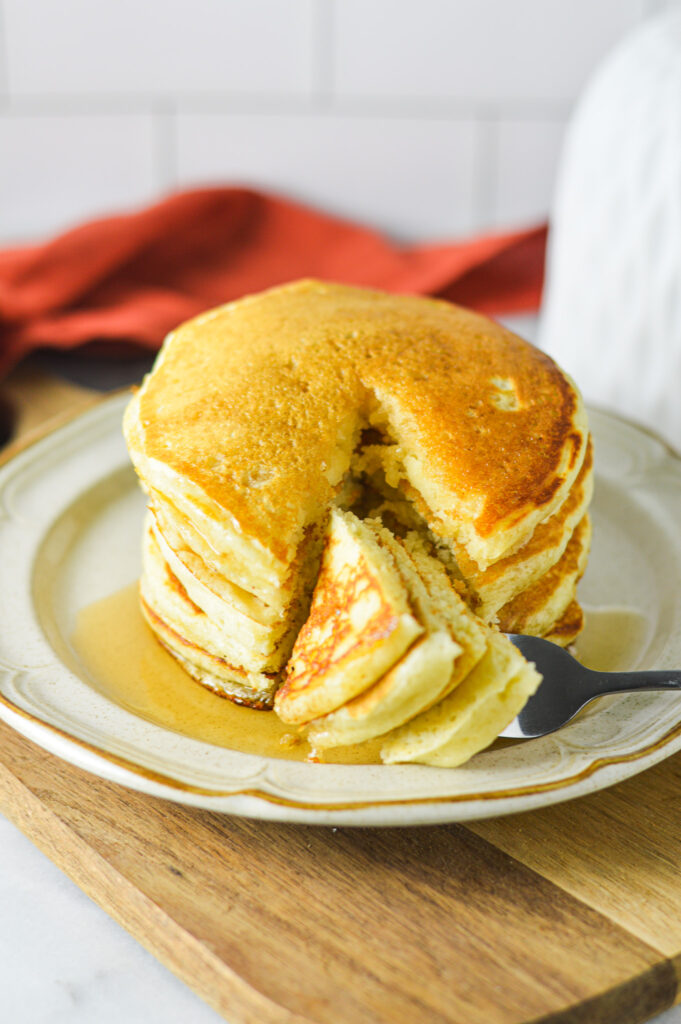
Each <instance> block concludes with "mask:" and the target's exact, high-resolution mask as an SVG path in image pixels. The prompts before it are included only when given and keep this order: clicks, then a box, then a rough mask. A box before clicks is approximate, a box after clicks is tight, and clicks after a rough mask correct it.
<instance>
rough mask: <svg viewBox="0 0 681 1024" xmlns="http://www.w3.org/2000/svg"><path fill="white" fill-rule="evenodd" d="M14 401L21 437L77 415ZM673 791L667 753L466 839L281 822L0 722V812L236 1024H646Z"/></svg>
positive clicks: (665, 890) (664, 929)
mask: <svg viewBox="0 0 681 1024" xmlns="http://www.w3.org/2000/svg"><path fill="white" fill-rule="evenodd" d="M10 385H11V386H10V387H9V392H8V390H7V388H6V389H5V393H11V398H12V401H13V403H14V404H15V407H16V408H20V409H21V410H22V424H23V429H24V430H30V431H34V430H35V428H37V427H38V425H39V424H40V422H41V420H44V418H45V417H52V416H54V415H58V414H60V413H62V412H63V411H64V410H71V409H74V408H76V407H78V408H81V407H84V406H85V405H87V404H90V403H91V402H92V401H93V400H94V399H93V396H92V395H91V393H89V392H87V391H86V390H85V389H81V388H73V387H72V386H70V385H61V384H58V383H55V382H54V381H43V382H42V383H41V382H40V381H39V380H36V379H35V377H31V375H30V374H29V376H28V379H24V380H23V381H22V379H21V374H19V379H18V380H17V377H16V375H15V376H14V377H13V378H12V380H11V381H10ZM680 793H681V755H679V756H677V757H676V758H672V759H670V760H668V761H666V762H663V763H662V764H660V765H658V766H657V767H656V768H654V769H652V770H650V771H649V772H646V773H645V774H644V775H641V776H637V777H636V778H634V779H631V780H629V781H628V782H626V783H623V784H622V785H620V786H617V787H615V788H613V789H610V790H607V791H605V792H603V793H599V794H596V795H594V796H591V797H588V798H584V799H582V800H579V801H574V802H572V803H567V804H560V805H557V806H555V807H551V808H547V809H546V810H543V811H537V812H534V813H532V814H525V815H521V816H517V817H514V818H508V819H498V820H493V821H487V822H480V823H476V824H474V825H471V826H470V827H462V826H446V827H444V826H443V827H438V828H418V829H394V830H390V829H333V830H332V829H321V828H313V827H302V826H284V825H277V824H273V823H265V822H250V821H246V820H240V819H236V818H228V817H225V816H220V815H216V814H210V813H207V812H203V811H198V810H194V809H191V808H184V807H180V806H177V805H174V804H170V803H168V802H165V801H162V800H156V799H153V798H150V797H146V796H144V795H142V794H138V793H133V792H131V791H128V790H125V789H123V788H121V787H118V786H115V785H113V784H110V783H106V782H104V781H102V780H99V779H96V778H94V777H92V776H89V775H87V774H85V773H83V772H81V771H80V770H78V769H76V768H74V767H72V766H70V765H68V764H65V763H63V762H61V761H59V760H58V759H56V758H55V757H53V756H52V755H50V754H47V753H45V752H44V751H42V750H40V749H39V748H37V747H35V746H33V745H32V744H30V743H29V742H28V741H27V740H25V739H24V738H23V737H21V736H19V735H18V734H15V733H14V732H12V730H10V729H9V728H8V727H6V726H4V725H0V810H1V811H2V812H3V813H4V814H6V815H7V816H8V817H9V818H11V819H12V820H13V821H14V822H15V823H16V824H17V825H19V827H20V828H22V829H23V831H24V832H25V833H26V834H27V835H28V836H29V837H30V838H31V839H32V840H33V841H34V842H35V843H36V844H37V845H38V846H39V847H40V848H41V849H42V850H43V851H44V852H45V853H47V854H48V856H50V857H51V858H52V859H53V860H54V861H55V863H57V864H58V865H59V866H60V867H61V868H62V869H63V870H64V871H65V872H67V873H68V874H69V875H70V876H71V877H72V878H73V879H74V880H75V881H76V882H77V883H78V884H79V885H80V886H81V887H82V888H83V889H84V890H85V891H86V892H87V893H88V894H89V895H90V896H91V897H92V898H93V899H95V900H96V901H97V902H98V903H100V905H101V906H103V907H104V908H105V909H106V910H107V911H108V912H109V913H110V914H111V915H112V916H113V917H114V918H115V919H116V920H118V921H119V922H121V923H122V924H123V925H124V926H125V927H127V928H128V929H129V930H130V931H131V933H132V934H133V935H135V936H136V937H137V938H138V940H139V941H140V942H142V943H143V944H144V945H145V946H146V947H147V948H149V949H150V950H151V951H152V952H153V953H154V954H155V955H156V956H157V957H158V958H159V959H160V960H162V961H163V962H164V963H165V964H166V965H168V966H169V967H170V968H171V969H172V970H173V971H175V973H176V974H178V976H179V977H181V978H182V979H183V980H184V981H185V982H186V983H187V984H188V985H190V986H191V987H192V988H194V989H195V990H196V991H197V992H198V993H199V994H200V995H201V996H203V998H204V999H206V1001H207V1002H209V1003H210V1004H211V1005H213V1006H214V1007H215V1008H216V1009H217V1010H218V1011H219V1012H220V1013H222V1014H223V1015H224V1016H225V1017H226V1019H228V1020H229V1021H231V1022H233V1024H236V1022H248V1024H255V1022H257V1024H269V1022H276V1024H331V1022H333V1024H346V1022H347V1024H355V1022H357V1024H362V1022H367V1024H368V1022H372V1024H383V1022H385V1024H402V1022H405V1024H406V1022H409V1024H412V1022H424V1024H431V1022H432V1024H483V1022H484V1024H525V1022H527V1024H529V1022H539V1021H542V1022H549V1021H550V1022H555V1024H558V1022H560V1024H577V1022H579V1024H591V1022H601V1024H611V1022H612V1024H636V1022H639V1021H644V1020H647V1019H648V1018H649V1017H650V1016H652V1015H653V1014H655V1013H658V1012H660V1011H661V1010H663V1009H665V1008H666V1007H667V1006H669V1005H670V1004H671V1003H672V1002H673V1000H674V999H675V997H676V995H677V992H678V991H679V984H678V978H677V971H678V970H679V969H680V968H681V923H680V921H681V914H680V913H679V910H680V908H681V877H680V873H679V871H678V866H679V862H680V859H681V858H680V856H679V853H680V851H681V799H679V794H680ZM675 968H676V970H675Z"/></svg>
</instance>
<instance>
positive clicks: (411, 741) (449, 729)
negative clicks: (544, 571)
mask: <svg viewBox="0 0 681 1024" xmlns="http://www.w3.org/2000/svg"><path fill="white" fill-rule="evenodd" d="M540 682H541V676H540V675H539V673H538V672H537V671H536V670H535V668H534V666H533V665H531V664H529V663H528V662H527V661H525V659H524V658H523V656H522V655H521V654H520V652H519V651H518V650H517V649H516V648H515V647H514V646H513V644H512V643H511V642H510V640H508V639H507V638H506V637H505V636H503V635H502V634H501V633H492V634H491V635H490V638H489V642H488V645H487V651H486V653H485V655H484V657H483V658H482V659H481V660H480V661H479V662H478V664H477V665H476V666H475V668H474V669H473V671H472V672H471V673H470V674H469V675H468V676H467V677H466V679H464V680H463V682H462V683H461V685H460V686H458V687H457V688H456V689H455V690H454V691H453V692H452V693H450V694H449V696H447V697H445V698H444V700H442V701H440V702H439V704H436V705H435V706H434V707H432V708H430V709H429V710H428V711H425V712H424V713H423V714H421V715H417V716H416V718H413V719H412V720H411V721H410V722H407V723H406V725H403V726H401V727H400V728H399V729H395V730H394V731H393V732H392V733H390V735H389V736H388V737H387V738H386V742H385V744H384V745H383V748H382V750H381V757H382V758H383V760H384V761H385V762H387V763H388V764H395V763H397V762H401V761H419V762H421V763H423V764H437V765H441V766H447V767H455V766H456V765H459V764H463V762H464V761H467V760H468V759H469V758H470V757H472V755H473V754H475V753H477V752H478V751H479V750H482V749H484V748H485V747H486V746H488V745H489V744H490V743H491V742H492V740H494V739H495V738H496V737H497V736H498V735H499V733H500V732H501V731H502V729H504V728H505V727H506V726H507V725H508V723H509V722H510V721H511V720H512V719H513V718H515V716H516V715H517V713H518V711H519V710H520V709H521V708H522V707H523V705H524V704H525V702H526V700H527V699H528V697H529V696H530V695H531V694H532V693H534V691H535V690H536V688H537V686H538V685H539V683H540Z"/></svg>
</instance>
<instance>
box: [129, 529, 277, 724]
mask: <svg viewBox="0 0 681 1024" xmlns="http://www.w3.org/2000/svg"><path fill="white" fill-rule="evenodd" d="M142 552H143V574H142V579H141V581H140V598H141V601H140V604H141V608H142V612H143V614H144V617H145V619H146V620H147V622H148V624H149V626H150V627H151V629H152V630H153V631H154V633H155V634H156V636H157V637H158V639H159V640H160V642H161V643H162V644H163V646H164V647H166V649H167V650H168V651H169V652H170V653H171V654H172V655H173V657H175V658H176V659H177V660H178V661H179V662H180V664H181V665H182V666H183V667H184V668H185V670H186V671H187V672H188V673H189V675H190V676H192V678H193V679H195V680H196V681H197V682H200V683H201V684H202V685H203V686H206V687H208V689H210V690H213V691H215V692H216V693H219V694H220V695H221V696H224V697H229V698H230V699H231V700H233V701H235V702H236V703H238V704H247V705H249V706H250V707H257V708H271V707H272V703H273V699H274V692H275V690H276V688H277V686H278V684H279V682H280V673H278V672H267V671H264V670H263V671H258V670H257V669H249V668H245V667H244V666H242V665H240V664H232V663H230V662H229V661H228V659H227V658H226V657H224V656H223V654H222V653H221V651H220V645H219V644H218V645H217V646H216V645H215V644H214V633H213V629H212V627H211V624H210V622H209V620H208V618H207V616H206V615H205V613H204V612H202V610H201V609H200V608H199V607H198V606H197V605H196V604H194V602H193V601H192V600H191V599H190V598H189V596H188V595H187V592H186V591H185V589H184V587H183V586H182V584H181V583H180V582H179V580H178V579H177V578H176V577H175V576H174V575H173V574H172V572H171V571H170V570H169V569H168V566H167V564H166V563H165V561H164V560H163V557H162V555H161V553H160V551H159V548H158V545H157V543H156V541H155V538H154V535H153V532H152V531H151V529H150V528H147V530H146V531H145V535H144V544H143V549H142Z"/></svg>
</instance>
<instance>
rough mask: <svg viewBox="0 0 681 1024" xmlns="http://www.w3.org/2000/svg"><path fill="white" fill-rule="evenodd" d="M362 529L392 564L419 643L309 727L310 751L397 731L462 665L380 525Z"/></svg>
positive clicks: (405, 559) (448, 627)
mask: <svg viewBox="0 0 681 1024" xmlns="http://www.w3.org/2000/svg"><path fill="white" fill-rule="evenodd" d="M365 525H366V526H367V527H368V528H369V529H370V530H371V532H372V533H373V535H374V538H375V539H376V541H377V542H378V544H379V545H380V546H381V547H382V548H383V549H384V551H385V552H386V555H387V556H388V557H389V558H390V559H392V561H393V563H394V565H395V568H396V569H397V572H398V574H399V576H400V579H401V581H402V584H403V586H404V588H405V590H406V592H407V594H408V598H409V602H410V605H411V606H412V607H413V608H414V610H415V614H416V615H417V617H418V620H419V622H420V623H421V624H422V626H423V628H424V630H425V634H426V635H425V636H424V637H422V638H420V639H419V640H418V642H417V643H416V644H415V645H413V646H412V647H411V648H410V649H409V650H408V651H407V652H406V653H405V654H404V655H403V656H402V658H401V659H400V660H399V661H398V663H397V664H396V665H394V666H393V668H392V669H390V670H389V671H388V672H387V673H386V674H385V675H384V676H383V677H382V678H380V679H379V680H378V681H377V682H376V683H374V685H373V686H371V687H369V688H368V689H366V690H364V691H363V692H362V693H361V694H359V696H357V697H355V698H354V699H353V700H351V701H349V702H348V703H346V704H344V705H343V706H342V707H340V708H338V709H337V710H336V711H332V712H331V713H330V714H328V715H326V716H324V717H323V718H320V719H318V720H316V721H315V722H313V723H311V725H310V727H309V731H308V738H309V740H310V742H311V743H312V745H313V746H317V747H330V746H340V745H343V744H350V743H359V742H361V741H363V740H367V739H372V738H373V737H375V736H381V735H383V734H384V733H386V732H388V731H389V730H390V729H393V728H395V727H396V726H398V725H401V724H402V723H403V722H406V721H407V720H408V719H409V718H412V717H413V716H414V715H416V714H418V712H420V711H422V710H423V709H424V708H426V707H429V706H430V705H431V704H433V703H435V702H436V701H437V700H439V698H440V697H441V696H442V695H443V693H445V692H447V691H448V690H449V689H450V688H451V685H452V679H454V678H455V676H454V672H455V664H457V665H458V663H459V661H460V660H462V659H463V660H464V661H465V651H464V648H463V647H462V646H461V645H460V644H459V643H458V642H457V639H456V635H455V631H454V629H453V624H452V623H451V621H448V620H447V618H446V616H445V615H443V614H442V612H441V610H440V608H439V607H438V605H437V603H436V602H435V601H433V599H432V598H431V596H430V594H429V592H428V590H427V588H426V586H425V585H424V582H423V580H422V579H421V577H420V576H419V574H418V572H417V571H416V569H415V566H414V565H413V563H412V561H411V559H410V558H409V556H408V555H407V553H406V551H405V549H404V548H403V547H402V545H401V544H400V543H399V541H397V540H396V539H395V538H394V537H393V535H392V534H391V533H390V532H389V531H388V530H386V529H385V527H384V526H383V525H382V523H381V522H380V521H379V520H375V519H368V520H366V521H365Z"/></svg>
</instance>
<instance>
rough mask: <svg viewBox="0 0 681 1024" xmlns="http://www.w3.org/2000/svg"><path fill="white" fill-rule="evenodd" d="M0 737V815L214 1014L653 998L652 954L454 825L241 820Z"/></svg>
mask: <svg viewBox="0 0 681 1024" xmlns="http://www.w3.org/2000/svg"><path fill="white" fill-rule="evenodd" d="M0 749H1V751H2V753H1V755H0V779H1V780H2V785H1V788H0V802H1V807H2V810H3V812H4V813H5V814H7V815H8V816H9V817H10V818H11V819H12V820H14V821H15V822H16V823H17V824H18V825H19V826H20V827H21V828H22V829H23V830H24V831H26V832H27V834H29V835H30V836H31V838H32V839H33V840H34V841H35V842H37V843H38V845H39V846H40V847H41V848H42V849H43V850H44V851H45V852H46V853H47V854H48V855H49V856H50V857H51V858H52V859H53V860H55V861H56V862H57V863H58V864H60V866H61V867H63V868H64V869H65V870H67V871H68V873H69V874H70V875H71V876H72V877H74V878H75V880H76V881H77V882H78V883H79V884H80V885H81V886H82V887H83V888H84V889H85V890H86V891H87V892H88V894H89V895H91V896H92V897H93V898H94V899H96V900H97V901H98V902H99V903H101V905H102V906H104V907H105V909H107V910H108V911H109V912H110V913H112V914H113V916H115V917H116V919H117V920H119V921H120V922H121V923H122V924H124V925H125V926H126V927H127V928H128V929H129V930H130V931H132V932H133V934H135V935H136V936H137V937H138V938H139V939H140V940H141V941H142V942H144V944H145V945H146V946H147V947H148V948H149V949H151V950H152V952H153V953H155V954H156V955H157V956H158V957H159V959H161V960H163V961H164V962H165V963H166V964H168V966H170V967H171V968H172V969H173V970H174V971H176V973H178V974H179V975H180V976H181V977H182V978H183V979H184V980H185V981H186V982H187V983H188V984H190V985H191V986H192V987H193V988H195V989H196V991H197V992H199V994H201V995H202V996H203V997H204V998H205V999H206V1000H207V1001H208V1002H211V1003H212V1004H213V1005H214V1006H215V1007H216V1008H217V1009H218V1010H220V1011H221V1012H222V1013H224V1014H225V1015H226V1016H227V1017H228V1019H230V1020H233V1021H242V1020H243V1021H250V1020H259V1021H289V1020H291V1021H310V1022H312V1021H314V1022H315V1024H317V1022H319V1024H331V1022H337V1021H348V1022H355V1021H356V1022H358V1024H359V1022H367V1024H368V1022H384V1021H385V1022H400V1024H402V1022H405V1024H406V1022H412V1021H427V1022H433V1024H435V1022H438V1024H440V1022H442V1024H444V1022H454V1021H457V1022H458V1021H462V1022H467V1024H468V1022H470V1024H483V1022H484V1024H502V1022H503V1024H511V1022H513V1024H516V1022H521V1021H527V1020H537V1019H543V1018H544V1017H549V1018H550V1019H555V1020H561V1021H563V1020H565V1021H568V1020H571V1019H579V1020H590V1019H602V1020H607V1021H611V1020H612V1021H618V1022H621V1021H622V1020H627V1021H637V1020H645V1019H646V1018H647V1017H648V1016H650V1015H651V1014H652V1013H654V1012H656V1011H658V1010H660V1009H662V1008H664V1007H666V1006H668V1005H669V1004H670V1003H671V1002H672V1000H673V997H674V993H675V990H676V979H675V976H674V971H673V969H672V967H671V965H670V964H669V963H668V962H667V961H666V960H665V959H664V957H662V956H661V955H660V953H659V952H658V951H657V950H656V949H654V948H652V947H651V946H649V945H647V944H646V943H644V942H642V941H641V940H640V939H638V938H636V937H635V936H632V935H631V934H630V933H629V932H628V931H627V930H626V929H624V928H621V927H619V926H618V925H617V924H615V923H614V922H613V921H611V920H610V919H609V918H607V917H606V916H604V915H602V914H600V913H598V912H597V911H595V910H593V909H592V908H591V907H589V906H588V905H587V904H586V903H585V902H582V901H580V900H577V899H575V898H574V897H573V896H571V895H569V894H568V893H566V892H565V891H564V890H563V889H562V888H560V887H559V886H557V885H555V884H553V883H552V882H550V881H547V880H546V879H545V878H542V877H541V875H540V874H538V873H536V872H534V871H531V870H530V869H528V868H527V867H525V866H523V865H521V864H519V863H518V862H517V861H515V860H513V859H512V858H510V857H509V856H508V855H507V854H505V853H503V852H501V851H500V850H498V849H495V848H494V847H493V846H491V845H490V844H489V843H486V842H485V841H483V840H481V839H480V838H479V837H477V836H474V835H473V834H472V833H471V832H470V831H469V830H467V829H465V828H462V827H457V826H448V827H439V828H421V829H394V830H390V829H337V830H335V831H334V830H331V829H321V828H314V827H300V826H285V825H277V824H272V823H263V822H250V821H246V820H239V819H235V818H228V817H226V816H222V815H216V814H211V813H206V812H202V811H197V810H194V809H191V808H183V807H178V806H176V805H172V804H169V803H166V802H165V801H161V800H156V799H153V798H150V797H146V796H143V795H141V794H137V793H133V792H129V791H126V790H124V789H122V788H120V787H117V786H114V785H112V784H110V783H106V782H103V781H101V780H98V779H94V778H92V777H90V776H88V775H86V774H85V773H83V772H81V771H79V770H77V769H75V768H73V767H71V766H69V765H66V764H63V763H61V762H59V761H58V760H57V759H56V758H54V757H53V756H52V755H49V754H46V753H43V752H39V751H36V750H35V749H34V748H31V746H30V745H29V744H27V743H26V741H24V740H23V739H22V738H21V737H19V736H17V735H15V734H14V733H12V731H11V730H9V729H8V728H7V727H6V726H0ZM589 1004H591V1009H588V1007H589ZM575 1008H581V1010H582V1011H584V1013H586V1014H587V1015H586V1016H581V1017H574V1016H570V1015H571V1014H573V1015H574V1013H575ZM596 1008H598V1010H599V1014H600V1016H596V1017H594V1016H593V1012H594V1010H595V1009H596ZM606 1011H607V1013H606ZM604 1013H606V1015H605V1016H604V1015H603V1014H604Z"/></svg>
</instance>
